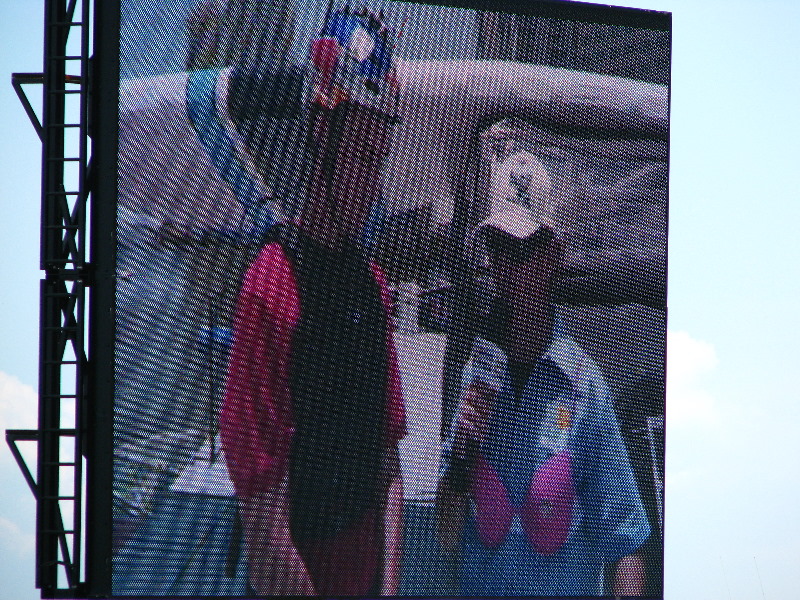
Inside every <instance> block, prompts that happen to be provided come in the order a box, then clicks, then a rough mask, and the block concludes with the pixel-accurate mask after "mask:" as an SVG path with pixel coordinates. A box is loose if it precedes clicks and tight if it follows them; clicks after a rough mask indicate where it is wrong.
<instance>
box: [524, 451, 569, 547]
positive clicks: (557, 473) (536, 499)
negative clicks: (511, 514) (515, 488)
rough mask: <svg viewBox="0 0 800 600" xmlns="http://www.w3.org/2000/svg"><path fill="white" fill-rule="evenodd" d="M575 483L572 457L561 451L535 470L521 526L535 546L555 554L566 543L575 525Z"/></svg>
mask: <svg viewBox="0 0 800 600" xmlns="http://www.w3.org/2000/svg"><path fill="white" fill-rule="evenodd" d="M574 505H575V485H574V483H573V481H572V457H571V456H570V453H569V452H560V453H558V454H554V455H553V456H551V457H550V458H548V459H547V460H546V461H545V462H544V464H543V465H542V466H541V467H539V468H538V469H537V470H536V473H534V475H533V480H532V481H531V487H530V488H529V489H528V497H527V498H526V500H525V505H524V506H523V507H522V511H521V515H520V516H521V517H522V527H523V529H524V530H525V534H526V535H527V536H528V540H529V541H530V543H531V545H532V546H533V547H534V549H535V550H536V551H537V552H539V553H541V554H553V553H555V552H556V551H558V549H559V548H561V546H562V545H563V544H564V542H565V541H566V539H567V536H568V535H569V528H570V525H571V524H572V511H573V507H574Z"/></svg>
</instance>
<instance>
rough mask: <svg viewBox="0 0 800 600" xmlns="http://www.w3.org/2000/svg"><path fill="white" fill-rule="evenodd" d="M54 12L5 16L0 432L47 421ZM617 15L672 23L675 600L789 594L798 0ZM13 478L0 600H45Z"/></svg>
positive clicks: (18, 9) (795, 534) (4, 516)
mask: <svg viewBox="0 0 800 600" xmlns="http://www.w3.org/2000/svg"><path fill="white" fill-rule="evenodd" d="M41 4H42V3H41V2H31V1H30V0H6V2H4V3H2V6H0V22H2V23H3V35H2V39H3V42H2V48H3V51H2V52H0V103H1V104H2V106H3V110H2V111H1V112H0V123H1V124H2V131H3V133H4V136H3V142H2V144H0V181H2V182H3V186H2V191H0V252H2V256H3V257H4V258H3V260H2V262H1V263H0V264H2V266H1V267H0V277H2V291H1V292H0V314H2V319H3V326H2V336H1V337H0V429H5V428H25V427H33V426H35V415H36V409H35V405H36V392H35V390H36V387H37V352H38V286H39V283H38V282H39V279H40V278H41V276H42V273H41V272H40V271H39V270H38V267H39V263H38V261H39V206H40V195H39V183H40V172H39V170H40V145H39V142H38V139H37V137H36V134H35V132H34V130H33V128H32V127H31V126H30V125H29V123H28V120H27V117H26V116H25V114H24V112H23V110H22V107H21V106H20V104H19V102H18V101H17V99H16V96H15V95H14V92H13V89H12V88H11V85H10V73H12V72H18V71H40V70H41V48H42V6H41ZM622 4H624V5H626V6H633V7H637V8H649V9H658V10H665V11H669V12H672V13H673V60H672V74H673V77H672V113H671V118H672V130H671V172H670V239H669V244H670V252H669V296H668V302H669V340H668V341H669V349H668V361H669V362H668V371H669V375H668V390H667V394H668V406H667V427H668V430H667V431H668V432H667V490H666V542H665V544H666V549H665V553H666V558H665V561H666V586H665V592H666V598H668V599H671V600H677V599H702V600H705V599H708V600H711V599H713V600H718V599H727V598H729V599H752V598H762V597H763V598H789V597H794V596H796V594H797V592H796V590H797V589H800V569H798V563H797V556H800V518H799V517H798V515H797V512H796V510H797V509H796V505H797V501H796V498H797V496H798V491H800V489H799V488H800V478H798V477H797V473H798V468H797V464H798V456H800V404H799V403H798V399H799V398H798V392H797V385H796V383H795V376H793V375H792V373H795V372H797V371H796V369H797V367H796V365H795V361H796V360H797V359H798V358H800V352H798V351H797V350H796V337H797V335H798V333H800V316H798V312H797V310H796V308H795V306H796V304H797V298H798V296H800V277H798V272H800V269H798V268H797V265H796V261H797V259H798V257H800V236H798V233H797V224H798V222H800V197H799V196H800V193H798V185H797V180H796V175H795V173H796V167H795V161H796V160H797V157H798V156H800V147H799V146H800V141H798V140H800V117H799V116H798V113H797V108H798V105H800V103H799V102H798V97H799V96H800V61H798V60H797V56H798V54H800V42H798V40H800V36H798V35H797V24H798V23H800V3H796V2H792V1H788V0H787V1H783V2H780V1H777V0H774V1H769V0H766V1H761V2H743V1H736V0H734V1H725V2H723V1H714V2H711V1H703V2H697V1H694V2H693V1H689V0H686V1H684V0H652V1H650V0H648V1H639V2H634V1H633V0H631V1H630V2H626V3H622ZM37 92H38V90H37V89H35V88H33V89H32V90H31V93H32V95H33V96H36V95H37ZM0 480H1V481H2V482H3V485H2V486H0V555H2V556H3V560H2V561H0V581H2V582H3V585H2V592H0V597H2V598H6V597H7V598H9V599H10V598H14V599H17V600H32V599H33V598H38V591H36V590H35V589H34V573H33V563H34V545H33V532H34V504H33V498H32V496H31V494H30V492H29V491H28V489H27V488H26V487H25V484H24V482H23V480H22V476H21V475H20V474H19V472H18V470H17V467H16V465H15V464H14V462H13V459H12V458H11V456H10V453H9V452H8V451H7V450H6V449H5V446H3V447H2V448H1V449H0Z"/></svg>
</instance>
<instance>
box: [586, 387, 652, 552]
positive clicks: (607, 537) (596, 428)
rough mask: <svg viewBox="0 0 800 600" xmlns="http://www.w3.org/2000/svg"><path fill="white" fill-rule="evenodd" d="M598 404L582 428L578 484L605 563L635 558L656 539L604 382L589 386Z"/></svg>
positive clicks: (591, 531)
mask: <svg viewBox="0 0 800 600" xmlns="http://www.w3.org/2000/svg"><path fill="white" fill-rule="evenodd" d="M589 390H590V393H592V394H593V398H590V399H589V402H588V403H587V414H586V418H585V419H583V420H582V421H583V422H582V423H581V425H580V426H579V431H578V439H577V440H576V442H577V443H576V448H579V456H577V457H576V461H575V466H576V479H577V484H578V492H579V495H580V498H581V503H582V505H583V509H584V511H585V523H586V527H587V529H588V533H589V536H590V538H591V539H592V541H593V542H594V545H595V547H596V550H597V553H598V555H599V556H600V557H601V559H602V560H603V561H604V562H612V561H616V560H618V559H620V558H622V557H623V556H627V555H628V554H631V553H633V552H635V551H636V550H637V549H638V548H639V547H640V546H641V545H642V544H643V543H644V541H645V540H646V539H647V537H648V536H649V535H650V525H649V523H648V520H647V514H646V512H645V509H644V506H643V504H642V501H641V498H640V496H639V490H638V488H637V485H636V480H635V478H634V474H633V469H632V468H631V464H630V460H629V458H628V453H627V451H626V449H625V444H624V442H623V439H622V434H621V433H620V428H619V424H618V422H617V417H616V415H615V413H614V409H613V405H612V402H611V398H610V396H609V393H608V392H607V390H606V388H605V384H604V382H602V381H601V380H597V379H595V380H594V381H593V382H592V383H591V384H590V386H589Z"/></svg>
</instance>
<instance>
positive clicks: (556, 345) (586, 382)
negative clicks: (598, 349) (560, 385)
mask: <svg viewBox="0 0 800 600" xmlns="http://www.w3.org/2000/svg"><path fill="white" fill-rule="evenodd" d="M546 356H547V357H548V358H549V359H550V360H552V361H553V362H554V363H555V365H556V366H557V367H558V368H559V369H560V370H561V372H562V373H564V375H565V376H566V377H567V379H568V380H569V382H570V384H571V385H572V387H573V388H575V389H576V390H578V391H579V392H581V393H583V394H588V395H592V396H598V395H605V394H606V393H607V385H606V382H605V378H604V377H603V374H602V372H601V371H600V367H599V366H598V365H597V363H596V362H595V361H594V359H593V358H592V357H591V356H589V354H588V353H587V352H586V351H585V350H584V349H583V348H582V347H581V346H580V344H578V343H577V342H576V341H575V340H573V339H572V338H571V337H569V336H568V335H563V334H562V335H557V336H556V337H555V338H554V339H553V342H552V343H551V344H550V347H549V348H548V349H547V352H546Z"/></svg>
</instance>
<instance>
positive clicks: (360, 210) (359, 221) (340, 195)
mask: <svg viewBox="0 0 800 600" xmlns="http://www.w3.org/2000/svg"><path fill="white" fill-rule="evenodd" d="M313 127H314V130H313V136H314V141H315V143H316V145H317V152H316V157H315V158H316V164H315V185H316V188H315V193H313V194H312V201H314V202H317V203H323V204H324V206H318V207H317V209H318V210H320V211H321V212H322V213H324V214H325V217H324V218H326V219H330V220H331V223H335V224H336V225H337V226H338V227H339V228H340V229H341V230H342V231H343V233H344V234H345V235H356V234H357V233H358V232H359V231H360V230H361V228H362V226H363V225H364V222H365V221H366V218H367V216H368V215H369V211H370V207H371V205H372V203H373V202H374V201H375V199H376V198H377V197H378V195H379V193H380V177H381V167H382V164H383V159H384V158H385V157H386V154H387V153H388V151H389V140H390V137H391V133H392V125H391V122H390V120H389V119H388V118H387V117H386V116H385V115H383V114H382V113H378V112H376V111H374V110H372V109H370V108H367V107H362V106H358V105H352V104H345V105H342V106H340V107H337V108H336V109H334V110H322V111H319V112H318V114H317V115H316V118H315V122H314V123H313Z"/></svg>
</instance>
